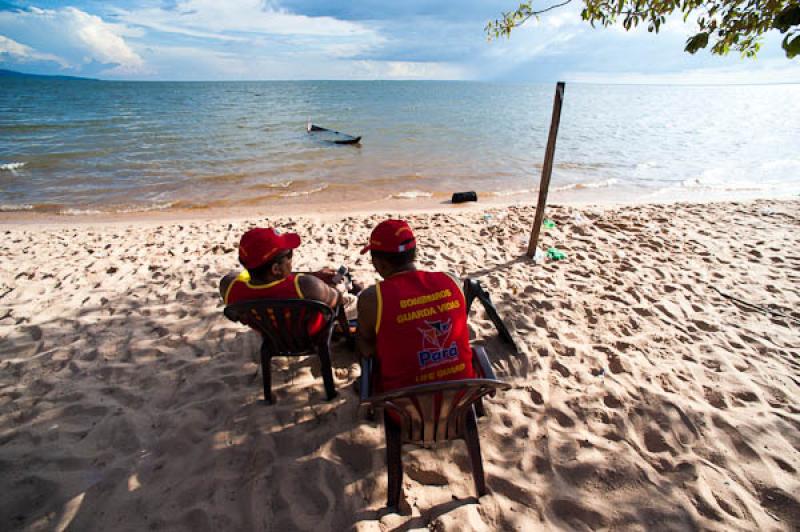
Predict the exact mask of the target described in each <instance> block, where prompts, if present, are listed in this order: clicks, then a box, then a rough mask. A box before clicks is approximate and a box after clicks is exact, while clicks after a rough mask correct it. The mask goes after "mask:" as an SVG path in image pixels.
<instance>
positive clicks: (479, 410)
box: [475, 397, 486, 417]
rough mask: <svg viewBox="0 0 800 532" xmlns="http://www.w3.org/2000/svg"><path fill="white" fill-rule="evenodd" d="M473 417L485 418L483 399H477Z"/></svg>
mask: <svg viewBox="0 0 800 532" xmlns="http://www.w3.org/2000/svg"><path fill="white" fill-rule="evenodd" d="M475 415H476V416H477V417H484V416H486V408H485V407H484V406H483V397H478V400H477V401H475Z"/></svg>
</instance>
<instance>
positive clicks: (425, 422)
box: [367, 379, 511, 446]
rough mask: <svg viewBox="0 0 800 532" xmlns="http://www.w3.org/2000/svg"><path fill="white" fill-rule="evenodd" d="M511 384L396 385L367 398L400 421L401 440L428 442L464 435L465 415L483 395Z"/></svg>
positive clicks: (488, 381) (480, 381) (484, 381)
mask: <svg viewBox="0 0 800 532" xmlns="http://www.w3.org/2000/svg"><path fill="white" fill-rule="evenodd" d="M510 387H511V385H510V384H508V383H505V382H502V381H498V380H494V379H463V380H452V381H442V382H434V383H430V384H421V385H419V386H410V387H408V388H400V389H397V390H392V391H390V392H387V393H384V394H380V395H376V396H374V397H370V398H369V399H368V400H367V401H368V402H369V403H372V405H373V406H374V407H383V408H386V409H387V410H388V411H389V412H393V413H395V415H396V416H395V417H398V418H399V420H400V431H401V432H400V433H401V439H402V441H403V443H414V444H417V445H424V446H427V445H432V444H434V443H437V442H441V441H447V440H454V439H460V438H463V437H464V423H465V416H466V415H467V413H468V412H469V411H470V410H471V409H472V405H473V404H474V403H475V402H476V401H477V400H478V399H480V398H481V397H483V396H484V395H487V394H490V393H494V392H495V391H496V390H507V389H508V388H510Z"/></svg>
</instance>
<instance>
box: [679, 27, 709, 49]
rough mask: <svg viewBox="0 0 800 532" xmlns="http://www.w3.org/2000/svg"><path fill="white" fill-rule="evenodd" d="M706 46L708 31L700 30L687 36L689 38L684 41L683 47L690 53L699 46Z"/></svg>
mask: <svg viewBox="0 0 800 532" xmlns="http://www.w3.org/2000/svg"><path fill="white" fill-rule="evenodd" d="M706 46H708V33H705V32H702V33H698V34H697V35H694V36H692V37H689V40H687V41H686V48H684V49H685V50H686V51H687V52H689V53H690V54H693V53H695V52H696V51H697V50H699V49H700V48H705V47H706Z"/></svg>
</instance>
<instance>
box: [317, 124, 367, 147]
mask: <svg viewBox="0 0 800 532" xmlns="http://www.w3.org/2000/svg"><path fill="white" fill-rule="evenodd" d="M308 133H309V134H310V135H314V137H316V138H317V139H319V140H322V141H325V142H332V143H333V144H358V143H359V142H361V137H354V136H353V135H348V134H346V133H340V132H338V131H334V130H332V129H328V128H324V127H320V126H315V125H314V124H312V123H309V124H308Z"/></svg>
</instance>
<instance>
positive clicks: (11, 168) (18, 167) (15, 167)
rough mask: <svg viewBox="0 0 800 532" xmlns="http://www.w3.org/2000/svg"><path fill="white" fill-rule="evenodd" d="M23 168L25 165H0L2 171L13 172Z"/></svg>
mask: <svg viewBox="0 0 800 532" xmlns="http://www.w3.org/2000/svg"><path fill="white" fill-rule="evenodd" d="M23 166H25V163H5V164H0V170H9V171H11V172H13V171H14V170H19V169H20V168H22V167H23Z"/></svg>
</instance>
